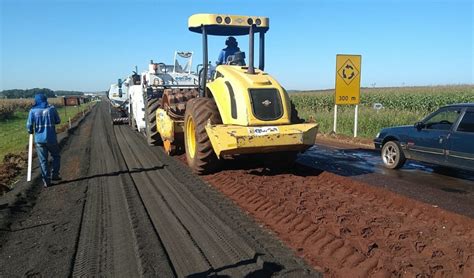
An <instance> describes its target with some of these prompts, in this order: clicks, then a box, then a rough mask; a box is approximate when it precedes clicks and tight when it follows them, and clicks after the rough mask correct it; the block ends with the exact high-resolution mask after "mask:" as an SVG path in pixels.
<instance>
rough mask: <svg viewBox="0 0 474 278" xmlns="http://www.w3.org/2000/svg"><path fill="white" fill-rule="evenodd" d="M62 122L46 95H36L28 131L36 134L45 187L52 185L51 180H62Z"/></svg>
mask: <svg viewBox="0 0 474 278" xmlns="http://www.w3.org/2000/svg"><path fill="white" fill-rule="evenodd" d="M60 122H61V119H60V118H59V115H58V111H57V110H56V108H54V106H52V105H48V100H47V98H46V95H44V94H42V93H40V94H36V95H35V104H34V105H33V107H32V108H31V110H30V113H29V115H28V120H27V122H26V129H27V130H28V133H29V134H33V133H34V137H35V147H36V151H37V153H38V158H39V161H40V166H41V176H42V178H43V185H44V187H48V186H49V185H50V184H51V180H61V176H60V175H59V168H60V160H61V156H60V155H59V146H58V139H57V137H56V126H55V125H57V124H59V123H60ZM48 153H51V157H52V158H53V163H52V166H53V167H52V168H53V169H52V176H50V171H49V165H48Z"/></svg>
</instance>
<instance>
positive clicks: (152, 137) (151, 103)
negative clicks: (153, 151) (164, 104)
mask: <svg viewBox="0 0 474 278" xmlns="http://www.w3.org/2000/svg"><path fill="white" fill-rule="evenodd" d="M160 106H161V98H147V100H146V109H145V114H146V115H145V119H146V121H147V122H146V138H147V142H148V145H152V146H156V145H160V144H161V143H162V142H161V136H160V134H159V133H158V131H157V129H156V109H158V108H159V107H160Z"/></svg>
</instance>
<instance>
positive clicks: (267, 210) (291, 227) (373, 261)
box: [179, 157, 474, 277]
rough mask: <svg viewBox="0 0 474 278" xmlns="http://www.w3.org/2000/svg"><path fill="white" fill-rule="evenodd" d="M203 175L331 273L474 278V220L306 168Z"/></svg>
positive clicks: (315, 263) (313, 263) (294, 247)
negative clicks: (461, 277) (274, 171)
mask: <svg viewBox="0 0 474 278" xmlns="http://www.w3.org/2000/svg"><path fill="white" fill-rule="evenodd" d="M179 159H180V160H183V157H181V158H179ZM236 168H238V167H236ZM203 178H204V179H205V180H206V181H207V182H209V183H210V184H212V185H213V186H214V187H216V188H218V189H219V190H220V191H222V192H223V193H224V194H226V195H228V196H229V197H230V198H231V199H232V200H233V201H235V202H236V203H237V204H238V205H239V206H241V207H242V208H243V209H245V210H246V211H248V212H249V213H250V214H252V215H253V216H254V217H256V218H257V219H258V220H259V221H261V222H262V223H264V224H265V225H266V226H267V227H269V228H270V229H271V230H273V231H274V232H275V233H277V234H278V236H279V237H280V238H281V239H282V240H283V241H284V242H286V243H287V244H288V245H289V246H290V247H291V248H293V249H294V250H295V251H296V252H297V254H298V255H300V256H301V257H303V258H304V259H305V260H307V261H308V262H310V264H312V265H313V266H314V267H315V268H316V269H317V270H321V271H324V272H325V273H326V274H327V275H329V276H335V277H347V276H348V275H349V276H351V277H367V276H377V277H378V276H381V277H390V276H392V275H394V276H404V275H413V276H417V275H421V276H423V275H425V276H435V275H436V276H437V275H444V276H456V275H464V276H466V277H474V272H473V267H474V264H473V263H474V221H473V220H472V219H469V218H466V217H463V216H460V215H457V214H453V213H449V212H447V211H444V210H442V209H439V208H436V207H433V206H431V205H427V204H424V203H420V202H417V201H414V200H411V199H409V198H406V197H403V196H401V195H397V194H395V193H392V192H389V191H385V190H383V189H380V188H374V187H371V186H368V185H366V184H364V183H361V182H356V181H353V180H351V179H349V178H345V177H341V176H336V175H334V174H331V173H327V172H322V173H320V172H318V171H314V170H311V169H307V168H304V167H302V166H298V169H297V170H295V171H294V172H293V173H280V174H275V173H271V172H268V171H266V170H264V169H251V170H233V169H230V170H226V171H222V172H219V173H216V174H213V175H209V176H203Z"/></svg>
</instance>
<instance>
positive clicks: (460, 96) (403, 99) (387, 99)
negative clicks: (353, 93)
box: [290, 85, 474, 112]
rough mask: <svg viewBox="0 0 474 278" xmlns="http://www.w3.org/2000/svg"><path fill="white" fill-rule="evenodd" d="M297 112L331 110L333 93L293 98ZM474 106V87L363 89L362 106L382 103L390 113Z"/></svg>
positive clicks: (312, 93)
mask: <svg viewBox="0 0 474 278" xmlns="http://www.w3.org/2000/svg"><path fill="white" fill-rule="evenodd" d="M290 96H291V99H292V101H293V102H294V103H295V105H296V107H297V108H302V109H304V110H313V111H320V110H332V109H333V107H334V90H328V91H324V92H317V91H312V92H311V91H310V92H300V93H293V94H290ZM465 102H474V85H459V86H433V87H401V88H373V89H369V88H364V89H361V104H360V105H361V106H365V107H372V106H373V105H374V104H375V103H381V104H382V105H383V107H385V108H387V109H395V110H403V111H424V112H430V111H434V110H436V109H437V108H438V107H440V106H443V105H447V104H453V103H465Z"/></svg>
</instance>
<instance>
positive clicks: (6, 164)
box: [0, 152, 27, 195]
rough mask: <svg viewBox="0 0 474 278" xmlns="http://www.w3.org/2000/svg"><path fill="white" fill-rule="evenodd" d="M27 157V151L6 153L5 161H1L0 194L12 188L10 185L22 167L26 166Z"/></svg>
mask: <svg viewBox="0 0 474 278" xmlns="http://www.w3.org/2000/svg"><path fill="white" fill-rule="evenodd" d="M26 157H27V155H26V153H25V152H22V153H20V154H12V153H9V154H7V155H5V157H4V158H3V162H2V163H0V195H2V194H3V193H5V192H8V191H9V190H10V187H8V185H9V184H10V183H11V181H12V180H13V179H14V178H15V177H16V176H17V175H18V174H19V173H20V172H21V170H22V169H24V168H26V166H27V160H26Z"/></svg>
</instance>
